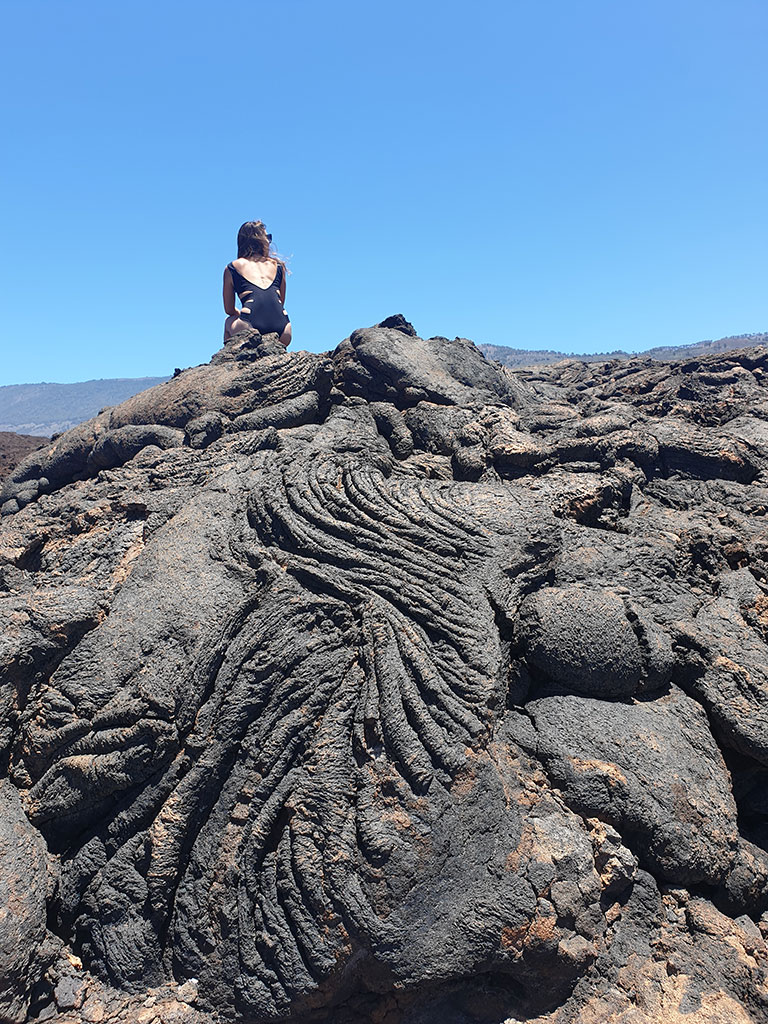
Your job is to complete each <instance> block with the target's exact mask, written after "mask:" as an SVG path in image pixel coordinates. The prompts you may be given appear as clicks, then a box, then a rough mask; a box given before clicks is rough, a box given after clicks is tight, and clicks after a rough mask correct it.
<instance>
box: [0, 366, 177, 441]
mask: <svg viewBox="0 0 768 1024" xmlns="http://www.w3.org/2000/svg"><path fill="white" fill-rule="evenodd" d="M164 380H168V377H116V378H113V379H108V380H86V381H82V382H79V383H77V384H7V385H5V387H0V431H14V432H17V433H20V434H34V435H37V436H40V437H50V435H51V434H57V433H59V432H60V431H62V430H69V428H70V427H74V426H76V425H77V424H78V423H82V422H83V420H89V419H90V418H91V417H92V416H95V415H96V414H97V413H98V412H99V410H101V409H103V408H104V407H105V406H108V405H117V404H118V402H124V401H125V400H126V398H130V397H131V396H132V395H135V394H138V392H139V391H145V390H146V389H147V388H151V387H154V386H155V384H160V383H161V382H162V381H164Z"/></svg>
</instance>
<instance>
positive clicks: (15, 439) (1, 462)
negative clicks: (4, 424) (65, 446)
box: [0, 430, 47, 481]
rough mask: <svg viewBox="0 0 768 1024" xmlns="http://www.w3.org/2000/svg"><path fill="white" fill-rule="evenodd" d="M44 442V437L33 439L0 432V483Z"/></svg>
mask: <svg viewBox="0 0 768 1024" xmlns="http://www.w3.org/2000/svg"><path fill="white" fill-rule="evenodd" d="M46 440H47V439H46V438H44V437H33V436H32V435H31V434H15V433H13V432H12V431H2V430H0V481H2V480H4V479H5V477H6V476H8V474H9V473H10V472H11V470H12V469H13V468H14V467H15V466H17V465H18V464H19V463H20V462H21V460H22V459H24V458H26V457H27V455H29V453H30V452H33V451H34V450H35V449H36V448H39V447H40V446H41V445H42V444H44V442H45V441H46Z"/></svg>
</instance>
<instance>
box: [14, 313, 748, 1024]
mask: <svg viewBox="0 0 768 1024" xmlns="http://www.w3.org/2000/svg"><path fill="white" fill-rule="evenodd" d="M767 372H768V353H766V351H765V349H751V350H750V349H747V350H742V351H736V352H728V353H724V354H721V355H716V356H711V357H707V358H702V359H691V360H689V361H688V362H686V363H683V364H680V363H678V364H675V367H674V369H673V370H672V369H670V368H668V367H666V366H663V365H660V364H659V363H658V362H652V361H650V360H629V361H624V362H613V363H610V362H609V363H604V364H597V363H592V364H583V363H579V362H576V361H566V362H561V363H559V364H556V365H554V366H549V367H545V368H538V369H536V370H531V371H525V372H524V371H520V372H511V371H509V370H507V369H506V368H503V367H501V366H500V365H498V364H495V363H493V362H490V361H488V360H486V359H485V358H484V357H483V356H482V354H481V353H480V352H479V351H478V350H477V349H476V348H475V347H474V346H473V345H472V344H471V343H469V342H466V341H455V342H451V341H449V340H447V339H444V338H438V339H431V340H428V341H423V340H421V339H420V338H418V337H417V336H416V335H415V332H414V331H413V328H412V327H411V325H410V324H408V323H407V321H405V320H404V318H402V317H393V318H389V319H388V320H387V321H384V322H383V324H381V325H379V326H378V327H375V328H368V329H364V330H358V331H355V332H354V333H353V334H352V335H351V336H350V338H348V339H346V340H345V341H343V342H342V343H341V344H340V345H339V346H338V348H337V349H336V351H335V352H333V353H330V354H323V355H317V354H312V353H307V352H291V353H289V352H285V351H284V350H283V349H282V347H281V346H279V345H278V344H277V343H276V339H275V338H274V337H270V336H267V337H265V338H262V337H260V336H259V335H258V333H256V332H246V333H245V334H241V335H237V336H236V337H235V338H234V339H233V340H232V341H231V342H229V343H227V345H225V347H224V349H222V350H221V352H219V353H217V354H216V355H215V356H214V357H213V359H212V360H211V362H210V363H209V364H207V365H204V366H199V367H194V368H191V369H188V370H185V371H183V372H181V373H180V374H178V375H177V376H176V377H174V378H173V379H172V380H170V381H168V382H166V383H163V384H160V385H159V386H157V387H155V388H153V389H151V390H149V391H146V392H144V393H142V394H140V395H136V396H135V397H133V398H131V399H129V400H128V401H126V402H124V403H123V404H122V405H118V406H116V407H114V408H112V409H108V410H105V411H103V412H102V413H101V414H99V416H97V417H96V418H95V419H93V420H90V421H89V422H88V423H84V424H81V425H80V426H78V427H76V428H74V429H73V430H70V431H68V432H67V433H65V434H63V435H61V436H60V437H58V438H56V439H55V440H54V441H52V442H50V443H48V444H46V445H45V446H44V447H43V448H42V449H40V450H39V451H37V452H34V453H33V454H32V455H30V456H29V457H28V458H27V459H26V460H25V461H24V462H22V463H21V464H20V465H19V466H18V467H16V469H15V470H14V471H13V472H12V473H11V474H10V476H9V477H8V479H7V480H6V482H5V484H4V486H3V490H2V494H0V504H1V506H2V513H3V520H2V532H1V533H0V607H1V608H2V614H3V634H2V645H0V672H1V673H2V674H1V675H0V736H1V737H2V742H3V751H4V753H3V761H2V775H3V782H2V787H3V788H2V789H0V797H1V798H2V801H3V802H2V807H3V818H2V826H0V860H2V867H3V886H4V887H5V892H6V896H7V899H6V901H5V904H6V907H7V908H8V909H7V910H5V911H0V957H1V958H2V967H0V979H1V980H0V1016H2V1017H3V1018H4V1019H9V1020H12V1021H19V1022H20V1021H22V1020H23V1019H24V1017H25V1015H26V1014H30V1015H31V1016H33V1017H36V1018H37V1019H53V1018H56V1019H57V1020H59V1021H66V1022H69V1021H71V1022H75V1021H78V1022H79V1021H91V1022H94V1024H97V1022H100V1021H109V1020H123V1021H131V1022H136V1024H139V1022H141V1024H150V1022H151V1021H158V1022H162V1021H169V1022H170V1021H177V1022H182V1021H189V1022H193V1021H195V1022H199V1024H208V1022H213V1021H214V1020H222V1021H232V1022H242V1024H246V1022H248V1024H266V1022H268V1021H283V1022H286V1024H305V1022H306V1024H311V1022H317V1024H320V1022H334V1024H351V1022H353V1021H355V1022H363V1024H437V1022H440V1024H492V1022H496V1024H498V1022H501V1021H529V1022H531V1024H534V1022H535V1024H575V1022H582V1021H583V1022H588V1021H589V1022H592V1021H594V1022H597V1021H600V1022H609V1021H615V1022H621V1024H651V1022H654V1024H655V1022H657V1021H670V1022H671V1021H675V1022H677V1021H679V1022H680V1024H682V1022H683V1021H686V1022H690V1024H704V1022H715V1021H723V1022H724V1021H728V1022H735V1024H741V1022H749V1021H768V985H767V984H766V981H767V979H766V967H767V966H768V955H767V954H766V947H765V941H764V936H765V935H766V934H768V914H766V911H767V910H768V853H766V850H768V798H766V782H767V781H768V667H767V666H768V657H767V655H768V650H767V649H766V645H767V644H768V578H767V576H766V573H767V572H768V535H767V534H766V530H765V525H764V523H765V516H766V510H767V509H768V476H767V475H766V474H767V469H768V425H767V421H768V386H767V382H768V376H767ZM3 915H4V916H3Z"/></svg>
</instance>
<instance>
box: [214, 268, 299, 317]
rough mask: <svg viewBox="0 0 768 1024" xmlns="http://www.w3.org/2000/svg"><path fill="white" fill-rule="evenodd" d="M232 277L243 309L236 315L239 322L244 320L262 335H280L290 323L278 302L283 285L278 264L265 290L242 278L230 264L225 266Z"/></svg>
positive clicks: (281, 269) (281, 272)
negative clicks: (273, 277)
mask: <svg viewBox="0 0 768 1024" xmlns="http://www.w3.org/2000/svg"><path fill="white" fill-rule="evenodd" d="M227 270H228V271H229V272H230V274H231V275H232V284H233V285H234V288H235V291H236V292H237V294H238V295H239V296H240V301H241V302H242V304H243V308H242V309H241V310H240V312H239V313H238V316H239V317H240V319H241V320H246V321H247V322H248V323H249V324H250V325H251V327H255V328H256V330H257V331H260V332H261V333H262V334H271V333H272V332H274V333H275V334H282V333H283V331H284V330H285V328H286V327H287V326H288V324H289V323H290V322H291V321H290V319H289V318H288V314H287V313H286V312H285V310H284V309H283V304H282V302H281V301H280V285H281V284H282V283H283V267H282V264H280V263H278V265H277V273H276V274H275V279H274V281H273V282H272V283H271V284H268V285H267V287H266V288H262V287H261V286H260V285H258V284H254V283H253V281H249V280H248V279H247V278H245V277H243V275H242V274H241V273H240V271H239V270H237V269H236V268H235V266H234V265H233V264H232V263H228V264H227Z"/></svg>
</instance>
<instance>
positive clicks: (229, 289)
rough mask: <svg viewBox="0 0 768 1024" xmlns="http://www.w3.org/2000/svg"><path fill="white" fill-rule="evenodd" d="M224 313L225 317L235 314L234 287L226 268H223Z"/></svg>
mask: <svg viewBox="0 0 768 1024" xmlns="http://www.w3.org/2000/svg"><path fill="white" fill-rule="evenodd" d="M223 298H224V312H225V313H226V314H227V316H234V315H235V313H237V308H236V306H235V286H234V285H233V284H232V275H231V274H230V272H229V269H228V268H227V267H225V268H224V293H223Z"/></svg>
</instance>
